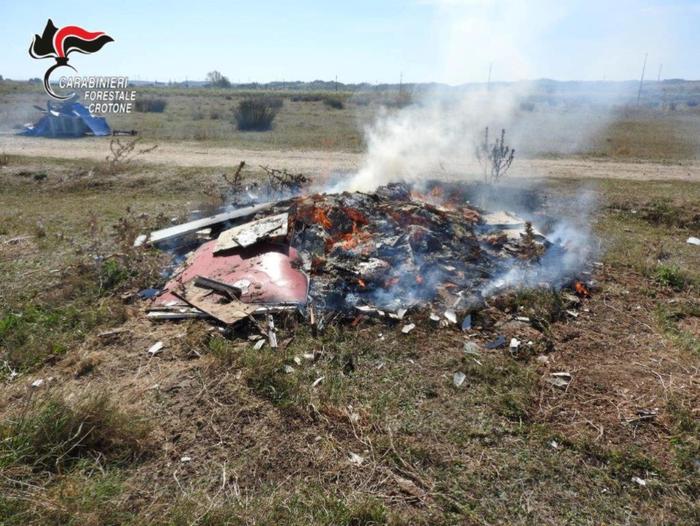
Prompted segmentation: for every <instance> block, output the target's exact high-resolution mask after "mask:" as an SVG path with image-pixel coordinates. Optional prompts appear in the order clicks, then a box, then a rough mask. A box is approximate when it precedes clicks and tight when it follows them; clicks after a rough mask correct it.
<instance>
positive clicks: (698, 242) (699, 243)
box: [686, 236, 700, 247]
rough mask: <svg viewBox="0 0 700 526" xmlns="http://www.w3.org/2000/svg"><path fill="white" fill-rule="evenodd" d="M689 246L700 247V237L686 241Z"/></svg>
mask: <svg viewBox="0 0 700 526" xmlns="http://www.w3.org/2000/svg"><path fill="white" fill-rule="evenodd" d="M686 243H688V244H689V245H695V246H698V247H700V238H699V237H692V236H691V237H689V238H688V240H687V241H686Z"/></svg>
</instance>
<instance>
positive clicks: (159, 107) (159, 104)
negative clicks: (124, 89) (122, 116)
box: [134, 99, 168, 113]
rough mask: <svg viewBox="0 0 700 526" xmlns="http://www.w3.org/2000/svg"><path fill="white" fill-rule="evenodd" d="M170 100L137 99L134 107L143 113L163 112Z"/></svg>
mask: <svg viewBox="0 0 700 526" xmlns="http://www.w3.org/2000/svg"><path fill="white" fill-rule="evenodd" d="M167 105H168V101H167V100H165V99H137V100H136V101H135V102H134V109H135V110H136V111H138V112H141V113H163V112H164V111H165V107H166V106H167Z"/></svg>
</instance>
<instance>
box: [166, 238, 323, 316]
mask: <svg viewBox="0 0 700 526" xmlns="http://www.w3.org/2000/svg"><path fill="white" fill-rule="evenodd" d="M216 243H217V240H212V241H209V242H207V243H204V244H203V245H202V246H200V247H199V248H198V249H197V250H196V251H195V253H194V254H193V256H192V257H191V258H190V259H189V260H188V262H187V264H186V267H185V269H184V270H183V271H182V272H181V273H179V274H178V275H177V276H176V277H175V278H174V279H172V280H171V281H170V282H168V283H167V284H166V285H165V292H164V293H163V294H161V295H160V296H159V297H158V298H156V300H155V302H154V305H155V306H158V305H165V304H167V303H168V302H171V301H173V300H174V301H176V302H177V301H179V299H178V298H177V297H176V296H175V295H174V294H173V292H174V291H176V290H177V289H178V288H180V287H181V286H182V284H184V283H187V282H188V281H190V280H193V279H194V278H196V277H197V276H204V277H208V278H211V279H215V280H217V281H221V282H223V283H226V284H229V285H231V286H233V287H235V288H237V289H240V290H241V296H240V299H241V301H243V302H245V303H264V304H279V303H295V304H300V305H303V304H305V303H306V296H307V294H308V287H309V283H308V279H307V277H306V275H304V273H303V272H301V271H300V270H299V269H298V268H297V267H298V266H299V265H300V264H301V261H300V258H299V255H298V253H297V251H296V250H295V249H294V248H291V247H289V246H288V245H280V244H273V243H267V242H265V243H257V244H255V245H254V246H252V247H248V248H241V249H236V250H235V253H232V254H219V255H215V254H214V253H213V251H214V248H215V247H216Z"/></svg>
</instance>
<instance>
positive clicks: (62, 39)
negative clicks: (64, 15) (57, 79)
mask: <svg viewBox="0 0 700 526" xmlns="http://www.w3.org/2000/svg"><path fill="white" fill-rule="evenodd" d="M108 42H114V39H113V38H112V37H110V36H109V35H108V34H107V33H104V32H103V31H95V32H90V31H86V30H85V29H83V28H82V27H78V26H66V27H62V28H61V29H58V28H57V27H56V26H54V25H53V22H52V21H51V19H49V21H48V22H46V27H45V28H44V33H43V35H41V36H39V35H34V40H32V45H31V46H30V47H29V55H30V56H31V57H32V58H36V59H42V58H54V59H56V63H55V64H54V65H53V66H51V67H50V68H49V69H47V70H46V73H45V74H44V89H45V90H46V93H48V94H49V96H51V97H53V98H54V99H58V100H65V99H69V98H70V97H71V96H70V95H68V96H65V97H64V96H61V95H58V94H56V93H54V92H53V90H52V89H51V84H50V77H51V73H53V71H54V70H55V69H57V68H60V67H62V66H66V67H69V68H71V69H72V70H73V71H76V72H77V70H76V69H75V68H74V67H73V66H71V65H70V64H68V55H69V54H70V53H72V52H74V51H77V52H78V53H83V54H85V55H89V54H92V53H96V52H97V51H99V50H100V49H102V46H104V45H105V44H107V43H108Z"/></svg>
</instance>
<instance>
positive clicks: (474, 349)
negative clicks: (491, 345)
mask: <svg viewBox="0 0 700 526" xmlns="http://www.w3.org/2000/svg"><path fill="white" fill-rule="evenodd" d="M464 354H467V355H469V356H481V353H480V352H479V346H478V345H477V344H476V343H474V342H464Z"/></svg>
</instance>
